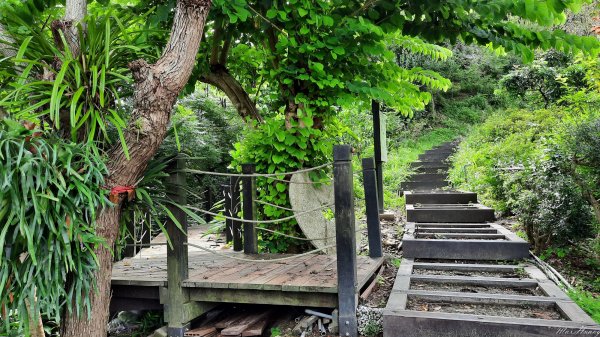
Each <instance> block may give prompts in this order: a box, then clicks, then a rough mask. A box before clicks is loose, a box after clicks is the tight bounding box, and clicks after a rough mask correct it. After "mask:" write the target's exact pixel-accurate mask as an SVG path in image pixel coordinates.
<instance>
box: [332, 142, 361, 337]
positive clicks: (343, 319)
mask: <svg viewBox="0 0 600 337" xmlns="http://www.w3.org/2000/svg"><path fill="white" fill-rule="evenodd" d="M333 177H334V183H333V186H334V195H335V231H336V244H337V247H336V252H337V271H338V276H337V281H338V309H339V332H340V336H343V337H356V336H357V334H358V328H357V320H356V305H357V302H358V289H357V288H358V284H357V279H356V230H355V220H354V188H353V184H352V148H351V147H350V146H349V145H337V146H335V147H334V148H333Z"/></svg>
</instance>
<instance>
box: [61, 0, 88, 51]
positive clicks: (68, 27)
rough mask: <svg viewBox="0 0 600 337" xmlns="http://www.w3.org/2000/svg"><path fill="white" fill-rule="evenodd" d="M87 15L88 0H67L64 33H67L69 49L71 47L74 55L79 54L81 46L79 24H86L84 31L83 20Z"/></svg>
mask: <svg viewBox="0 0 600 337" xmlns="http://www.w3.org/2000/svg"><path fill="white" fill-rule="evenodd" d="M86 15H87V0H67V2H66V5H65V17H64V22H63V23H64V29H63V33H64V34H65V39H66V40H67V43H68V44H69V49H71V53H72V54H73V55H74V56H76V55H79V53H80V47H81V43H80V41H79V32H78V30H77V25H79V24H80V23H81V24H82V25H84V27H83V28H84V29H83V31H84V32H85V31H86V30H85V23H84V22H83V20H84V19H85V16H86Z"/></svg>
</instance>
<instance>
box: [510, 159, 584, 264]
mask: <svg viewBox="0 0 600 337" xmlns="http://www.w3.org/2000/svg"><path fill="white" fill-rule="evenodd" d="M565 165H566V163H565V162H564V158H561V157H560V156H556V157H552V158H550V159H549V160H542V161H540V162H533V163H532V164H530V165H529V166H528V167H527V168H526V169H525V170H523V171H520V172H518V173H506V174H505V175H507V176H508V177H507V178H506V179H505V181H504V184H505V186H504V188H505V190H506V191H507V198H508V206H509V208H510V209H512V210H513V211H514V212H515V214H516V215H517V216H518V217H519V220H520V222H521V224H522V225H523V227H524V229H525V232H526V234H527V238H528V239H529V242H530V243H531V244H532V246H533V248H534V249H535V251H536V252H537V253H540V252H542V251H543V250H545V249H547V248H548V247H550V246H558V247H560V246H564V245H569V244H571V242H576V241H579V240H581V239H583V238H587V237H590V236H591V234H592V226H591V224H592V212H591V208H590V206H589V205H588V204H587V203H586V200H585V199H584V198H583V195H582V193H581V189H580V188H579V186H578V184H577V183H576V182H575V181H574V179H573V178H572V176H571V175H570V174H569V173H570V172H569V171H566V170H565V168H564V166H565Z"/></svg>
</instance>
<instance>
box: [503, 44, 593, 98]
mask: <svg viewBox="0 0 600 337" xmlns="http://www.w3.org/2000/svg"><path fill="white" fill-rule="evenodd" d="M571 61H572V58H571V57H569V56H568V55H566V54H563V53H560V52H557V51H549V52H546V53H543V54H541V56H540V57H537V58H536V60H535V61H534V62H533V63H531V64H526V65H522V66H515V68H514V69H513V70H511V71H510V72H509V73H508V74H506V75H505V76H503V78H502V80H501V81H500V85H501V86H502V87H503V88H504V89H505V90H506V91H507V92H508V93H510V94H511V95H513V96H517V97H519V98H522V99H523V98H528V99H531V100H536V96H539V97H540V98H541V99H542V101H543V102H544V105H545V107H548V106H549V105H550V104H551V103H555V102H557V101H559V100H560V98H561V97H563V96H564V95H565V94H567V93H568V90H567V88H569V90H575V91H577V90H581V89H583V88H585V87H586V86H587V82H586V80H585V73H586V68H585V67H584V66H583V65H582V64H581V63H575V64H572V65H568V64H569V63H570V62H571Z"/></svg>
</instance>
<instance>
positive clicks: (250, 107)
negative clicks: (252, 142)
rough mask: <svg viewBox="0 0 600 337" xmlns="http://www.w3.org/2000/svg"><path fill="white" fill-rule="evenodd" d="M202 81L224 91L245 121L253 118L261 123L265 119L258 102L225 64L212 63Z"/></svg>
mask: <svg viewBox="0 0 600 337" xmlns="http://www.w3.org/2000/svg"><path fill="white" fill-rule="evenodd" d="M200 81H202V82H204V83H207V84H210V85H213V86H215V87H217V88H219V90H221V91H223V92H224V93H225V95H227V97H228V98H229V99H230V100H231V102H232V103H233V105H234V106H235V108H236V109H237V111H238V113H239V114H240V116H241V117H242V118H243V119H244V121H246V122H248V121H249V120H252V119H253V120H255V121H258V122H259V123H262V122H263V121H264V120H263V118H262V116H261V115H260V113H259V112H258V109H257V108H256V104H254V102H252V99H250V96H249V95H248V93H247V92H246V90H244V88H243V87H242V85H241V84H240V82H238V81H237V80H236V79H235V77H233V76H232V75H231V74H230V73H229V71H228V70H227V69H226V68H225V67H224V66H222V65H218V64H216V65H212V66H211V69H210V72H209V73H207V74H204V75H202V77H201V78H200Z"/></svg>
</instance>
